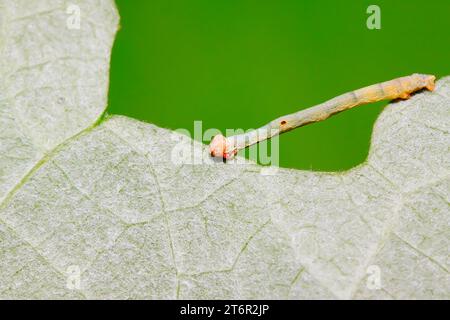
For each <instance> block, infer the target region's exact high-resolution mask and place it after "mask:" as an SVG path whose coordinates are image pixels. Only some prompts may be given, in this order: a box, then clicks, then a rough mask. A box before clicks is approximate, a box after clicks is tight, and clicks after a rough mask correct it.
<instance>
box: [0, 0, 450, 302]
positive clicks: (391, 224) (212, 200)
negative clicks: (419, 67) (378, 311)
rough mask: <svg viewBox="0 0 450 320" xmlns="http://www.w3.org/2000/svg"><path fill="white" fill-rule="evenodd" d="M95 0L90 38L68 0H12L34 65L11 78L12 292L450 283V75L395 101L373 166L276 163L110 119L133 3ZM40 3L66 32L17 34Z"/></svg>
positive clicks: (367, 290) (345, 292) (4, 230)
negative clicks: (36, 0) (121, 9)
mask: <svg viewBox="0 0 450 320" xmlns="http://www.w3.org/2000/svg"><path fill="white" fill-rule="evenodd" d="M18 3H19V4H18ZM43 3H44V2H43ZM49 3H50V2H49ZM52 3H53V2H52ZM58 3H59V2H58ZM89 3H90V2H88V1H85V2H84V1H80V2H79V4H80V5H81V6H84V7H85V8H88V9H89V10H83V11H82V12H84V13H85V14H86V15H88V18H86V19H87V20H88V21H89V23H88V25H89V28H90V29H89V28H88V26H86V28H87V29H86V30H85V29H83V28H82V29H81V30H82V31H81V33H75V34H76V37H79V38H77V40H76V41H75V43H73V44H72V42H71V41H74V38H73V37H75V34H71V33H70V32H69V31H67V30H62V29H63V28H60V27H58V23H63V22H62V18H61V17H62V16H64V15H63V13H64V10H63V9H64V6H63V5H61V6H60V8H59V9H55V10H56V11H54V10H53V9H51V8H52V7H51V6H50V4H48V7H46V6H45V5H44V4H42V5H39V6H42V7H39V8H38V7H36V8H29V2H27V5H25V1H24V2H23V3H21V2H17V1H14V2H12V1H11V2H6V3H5V5H3V6H2V11H3V13H2V16H5V13H4V11H5V10H6V11H7V12H8V15H7V16H8V17H9V16H11V17H13V18H11V19H10V20H8V21H7V22H6V23H5V25H4V26H3V28H2V57H1V61H2V62H1V63H2V66H1V67H2V71H3V70H9V72H7V74H13V73H12V71H13V70H16V69H18V68H22V69H23V70H24V71H23V72H25V73H29V74H30V75H29V76H26V77H25V76H23V78H21V79H20V80H16V79H18V78H17V76H8V77H4V78H3V79H2V82H1V85H2V90H0V91H1V92H2V93H1V94H2V95H4V96H3V97H2V99H1V116H0V119H1V121H2V123H1V126H2V132H1V135H0V141H1V162H0V163H1V167H0V168H1V171H0V181H1V188H2V189H1V190H2V192H3V200H2V202H1V204H0V298H131V299H136V298H169V299H171V298H221V299H228V298H250V299H253V298H259V299H263V298H277V299H278V298H292V299H305V298H309V299H315V298H323V299H327V298H330V299H333V298H341V299H348V298H370V299H384V298H387V299H391V298H397V299H401V298H406V299H412V298H433V299H448V298H450V296H449V292H450V278H449V271H448V270H449V256H448V248H449V239H450V234H449V228H448V226H449V197H450V194H449V190H450V179H449V169H450V166H449V158H448V154H449V145H450V140H449V135H448V134H449V132H448V128H449V121H450V112H449V107H450V77H448V78H444V79H442V80H440V81H439V82H438V84H437V88H436V91H435V92H433V93H421V94H418V95H416V96H414V97H413V98H411V99H410V100H407V101H404V102H399V103H393V104H391V105H389V106H388V107H387V108H386V109H385V110H384V111H383V113H382V114H381V116H380V118H379V119H378V121H377V123H376V125H375V128H374V133H373V138H372V146H371V150H370V154H369V157H368V159H367V161H366V163H364V164H362V165H360V166H359V167H356V168H354V169H352V170H349V171H347V172H342V173H319V172H308V171H298V170H289V169H279V170H278V171H276V172H275V174H273V175H265V174H262V168H261V167H259V166H257V165H254V164H251V163H245V164H222V163H215V162H213V161H212V160H211V159H209V158H208V157H207V148H206V147H205V146H203V145H201V144H198V143H196V142H193V141H191V140H190V139H188V138H186V137H184V136H181V135H178V134H175V133H174V132H171V131H169V130H166V129H162V128H158V127H156V126H154V125H151V124H146V123H142V122H138V121H136V120H132V119H129V118H126V117H121V116H112V117H107V118H106V119H103V120H102V121H100V122H99V123H96V119H97V118H98V116H99V115H100V114H101V113H102V110H103V109H104V107H105V105H106V83H107V80H106V77H107V61H108V59H109V50H110V46H111V41H112V37H113V34H114V31H115V29H116V23H117V22H116V21H117V19H116V13H115V9H114V7H113V5H112V3H111V2H109V1H99V2H98V3H97V4H96V5H95V6H94V5H92V6H91V5H90V4H89ZM36 6H38V5H36ZM24 19H25V20H26V19H29V21H28V22H27V23H28V24H34V25H36V26H40V27H41V28H43V30H47V28H49V30H53V31H54V37H51V38H52V39H54V40H53V41H54V42H50V43H48V42H47V41H50V40H49V39H47V38H45V37H42V39H35V41H32V40H31V38H30V39H29V40H28V42H27V41H26V39H25V40H24V39H21V38H20V37H18V36H16V37H14V35H15V34H16V35H18V34H19V33H20V30H21V29H20V28H25V24H27V23H25V22H22V23H23V24H21V21H24ZM52 28H53V29H52ZM7 30H8V32H6V31H7ZM57 30H58V31H57ZM50 32H51V31H50ZM79 32H80V31H79ZM62 33H66V34H65V35H63V34H62ZM14 39H16V40H14ZM39 41H40V42H39ZM100 43H103V44H104V47H102V45H101V44H100ZM83 44H85V45H86V48H87V49H86V50H87V51H84V50H79V46H80V45H83ZM43 48H46V49H45V50H44V49H43ZM65 50H67V52H66V51H65ZM71 50H73V51H71ZM89 50H92V52H89ZM97 50H98V52H97ZM81 51H83V53H81ZM94 51H95V52H94ZM25 52H37V54H36V55H35V56H33V58H27V59H26V58H24V57H30V55H27V54H25ZM58 54H59V55H58ZM71 54H72V55H74V56H76V55H77V54H80V55H81V54H83V55H86V56H85V57H83V58H79V57H78V58H77V59H74V60H73V61H71V62H68V61H65V62H64V63H62V62H61V59H60V58H59V57H60V56H68V55H69V56H70V55H71ZM94 56H101V57H103V59H98V60H96V59H94V58H93V57H94ZM8 59H10V60H8ZM28 59H31V60H28ZM5 61H6V62H5ZM43 61H48V62H47V65H48V66H49V67H48V69H45V67H35V68H33V66H36V65H40V64H42V63H43ZM87 64H89V66H88V65H87ZM58 66H59V67H58ZM41 68H43V69H41ZM91 68H95V72H94V71H92V69H91ZM75 70H79V72H80V73H79V74H78V73H77V74H74V72H76V71H75ZM91 72H92V73H91ZM16 74H17V72H16ZM18 74H19V76H20V72H19V73H18ZM62 75H64V76H62ZM66 77H67V78H66ZM36 79H38V80H36ZM39 79H40V80H39ZM56 79H57V80H56ZM63 79H64V80H63ZM78 79H80V80H78ZM52 81H53V82H52ZM63 81H66V82H63ZM47 82H48V83H47ZM61 83H64V86H65V87H67V88H61V85H60V84H61ZM82 83H83V84H86V83H90V85H89V86H87V87H84V86H81V84H82ZM91 85H92V86H94V87H91ZM71 86H72V87H71ZM4 88H6V89H7V92H8V94H5V93H4V92H6V91H4V90H3V89H4ZM6 89H5V90H6ZM22 91H23V92H24V93H23V96H20V95H19V96H18V97H16V95H17V93H18V92H22ZM57 97H63V98H64V99H65V101H71V103H68V104H67V105H65V107H61V106H60V105H58V104H56V103H54V101H55V99H57ZM38 124H39V126H38ZM80 130H82V131H81V132H80V133H78V132H79V131H80ZM174 150H185V151H186V150H187V151H188V153H187V154H188V156H190V155H193V154H195V155H196V156H198V155H199V152H200V153H202V154H205V155H206V157H205V161H204V162H203V163H202V164H185V163H183V161H178V160H181V158H174ZM176 154H177V153H175V155H176ZM13 157H20V158H22V157H23V158H24V159H23V160H19V159H17V160H16V161H15V160H13V159H12V158H13ZM174 160H177V161H174ZM78 271H79V273H78ZM377 272H379V275H380V280H381V287H380V288H375V289H374V288H372V287H371V286H370V285H368V281H369V282H370V280H371V279H373V276H374V275H375V276H376V273H377ZM78 276H79V277H78ZM371 277H372V278H371ZM78 278H79V279H80V281H81V282H80V287H79V289H77V288H76V287H75V288H73V286H71V285H70V284H71V283H72V284H73V282H71V281H73V280H74V279H75V283H76V279H78Z"/></svg>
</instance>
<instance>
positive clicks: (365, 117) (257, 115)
mask: <svg viewBox="0 0 450 320" xmlns="http://www.w3.org/2000/svg"><path fill="white" fill-rule="evenodd" d="M116 2H117V5H118V8H119V12H120V15H121V30H120V31H119V33H118V35H117V39H116V42H115V45H114V49H113V54H112V69H111V85H110V93H109V108H108V112H109V113H112V114H124V115H128V116H131V117H133V118H137V119H141V120H144V121H147V122H151V123H155V124H156V125H159V126H162V127H166V128H171V129H177V128H186V129H188V130H190V131H193V123H194V121H195V120H202V121H203V129H207V128H218V129H220V130H223V131H224V130H225V129H227V128H243V129H248V128H256V127H259V126H261V125H263V124H265V123H267V122H269V121H270V120H272V119H274V118H276V117H278V116H281V115H284V114H288V113H292V112H295V111H297V110H300V109H303V108H307V107H310V106H313V105H315V104H317V103H320V102H323V101H325V100H328V99H330V98H332V97H334V96H336V95H339V94H341V93H344V92H347V91H350V90H354V89H357V88H359V87H362V86H366V85H369V84H373V83H377V82H381V81H386V80H390V79H392V78H395V77H399V76H405V75H409V74H411V73H414V72H419V73H430V74H435V75H437V76H438V77H441V76H444V75H448V74H450V63H449V57H450V41H449V40H450V36H449V34H450V19H449V14H450V1H448V0H443V1H431V0H429V1H419V0H415V1H412V0H409V1H406V0H395V1H392V0H391V1H358V0H352V1H349V0H348V1H312V0H311V1H300V0H294V1H287V0H286V1H275V0H272V1H262V0H258V1H256V0H254V1H247V0H226V1H225V0H203V1H197V0H189V1H188V0H186V1H181V0H179V1H170V0H151V1H130V0H116ZM370 4H377V5H378V6H380V8H381V27H382V28H381V30H369V29H368V28H367V27H366V20H367V18H368V16H369V15H368V14H367V13H366V9H367V7H368V6H369V5H370ZM385 105H386V103H377V104H372V105H366V106H362V107H359V108H356V109H353V110H351V111H347V112H344V113H341V114H339V115H337V116H335V117H332V118H330V119H328V120H327V121H324V122H321V123H317V124H313V125H309V126H306V127H303V128H300V129H297V130H294V131H291V132H289V133H286V134H283V135H282V136H281V138H280V165H281V166H283V167H291V168H300V169H308V170H309V169H313V170H327V171H330V170H332V171H338V170H344V169H349V168H351V167H353V166H355V165H357V164H359V163H361V162H363V161H364V160H365V158H366V157H367V154H368V150H369V144H370V136H371V133H372V128H373V124H374V122H375V120H376V118H377V116H378V114H379V113H380V112H381V111H382V108H383V106H385ZM204 142H205V143H207V141H204Z"/></svg>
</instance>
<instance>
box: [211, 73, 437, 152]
mask: <svg viewBox="0 0 450 320" xmlns="http://www.w3.org/2000/svg"><path fill="white" fill-rule="evenodd" d="M435 80H436V77H435V76H434V75H426V74H418V73H415V74H412V75H410V76H407V77H401V78H396V79H393V80H389V81H385V82H381V83H377V84H374V85H370V86H367V87H364V88H361V89H357V90H354V91H351V92H347V93H344V94H342V95H340V96H337V97H335V98H333V99H331V100H328V101H326V102H324V103H321V104H318V105H316V106H314V107H311V108H308V109H305V110H300V111H298V112H295V113H292V114H288V115H285V116H282V117H279V118H277V119H275V120H273V121H271V122H269V123H268V124H266V125H265V126H263V127H261V128H259V129H256V130H253V131H250V132H248V133H245V134H239V135H235V136H230V137H227V138H225V137H224V136H223V135H221V134H219V135H216V136H214V138H213V139H212V140H211V143H210V145H209V150H210V154H211V156H212V157H220V158H223V159H224V160H227V159H231V158H233V157H234V156H235V155H236V154H237V153H238V151H239V150H241V149H244V148H246V147H248V146H251V145H253V144H256V143H258V142H261V141H263V140H266V139H270V138H272V137H273V136H276V135H279V134H281V133H283V132H287V131H290V130H293V129H295V128H299V127H302V126H305V125H307V124H310V123H314V122H318V121H323V120H325V119H327V118H329V117H331V116H333V115H335V114H337V113H340V112H342V111H345V110H348V109H351V108H354V107H357V106H360V105H365V104H368V103H372V102H377V101H381V100H394V99H409V97H410V96H411V94H412V93H414V92H416V91H419V90H422V89H427V90H430V91H433V90H434V86H435Z"/></svg>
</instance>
